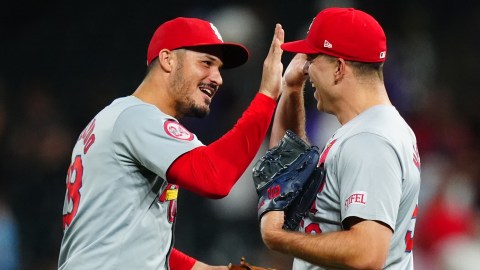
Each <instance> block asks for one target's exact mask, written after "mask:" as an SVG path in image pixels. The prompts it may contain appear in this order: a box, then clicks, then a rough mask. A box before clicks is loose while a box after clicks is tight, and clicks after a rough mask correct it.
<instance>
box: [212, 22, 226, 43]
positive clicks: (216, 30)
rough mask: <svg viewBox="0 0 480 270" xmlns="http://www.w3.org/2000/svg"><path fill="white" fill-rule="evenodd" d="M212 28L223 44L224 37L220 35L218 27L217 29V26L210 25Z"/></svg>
mask: <svg viewBox="0 0 480 270" xmlns="http://www.w3.org/2000/svg"><path fill="white" fill-rule="evenodd" d="M210 27H212V30H213V32H214V33H215V35H217V38H218V39H220V40H221V41H222V42H223V38H222V35H220V32H219V31H218V29H217V27H215V25H213V23H210Z"/></svg>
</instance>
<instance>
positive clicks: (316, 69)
mask: <svg viewBox="0 0 480 270" xmlns="http://www.w3.org/2000/svg"><path fill="white" fill-rule="evenodd" d="M335 67H336V65H335V60H334V58H332V57H329V56H326V55H322V54H320V55H318V54H316V55H308V56H307V64H306V67H305V69H306V70H308V75H309V78H310V79H309V80H310V83H311V84H312V87H313V88H314V89H315V93H314V95H313V96H314V97H315V99H316V100H317V110H319V111H321V112H326V113H333V105H334V103H335V100H336V95H335V91H334V89H333V86H334V85H335V78H334V73H335Z"/></svg>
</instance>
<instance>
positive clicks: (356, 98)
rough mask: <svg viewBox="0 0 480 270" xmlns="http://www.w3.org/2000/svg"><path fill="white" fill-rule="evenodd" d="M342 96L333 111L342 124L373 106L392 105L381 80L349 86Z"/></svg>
mask: <svg viewBox="0 0 480 270" xmlns="http://www.w3.org/2000/svg"><path fill="white" fill-rule="evenodd" d="M344 97H345V98H343V99H342V100H341V102H340V105H339V106H338V109H337V113H335V115H336V116H337V119H338V121H339V122H340V124H342V125H344V124H346V123H347V122H348V121H350V120H352V119H353V118H355V117H356V116H357V115H359V114H361V113H362V112H364V111H366V110H367V109H369V108H371V107H373V106H377V105H392V103H391V102H390V99H389V98H388V95H387V91H386V89H385V85H384V84H383V82H378V83H375V84H373V85H372V84H368V85H360V86H357V87H354V88H353V87H352V88H349V89H348V90H347V91H345V95H344Z"/></svg>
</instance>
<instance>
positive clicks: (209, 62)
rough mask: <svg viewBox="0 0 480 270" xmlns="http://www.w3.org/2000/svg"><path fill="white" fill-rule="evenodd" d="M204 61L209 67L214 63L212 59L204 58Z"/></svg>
mask: <svg viewBox="0 0 480 270" xmlns="http://www.w3.org/2000/svg"><path fill="white" fill-rule="evenodd" d="M202 63H203V64H204V65H205V66H207V67H210V66H211V65H212V61H210V60H204V61H202Z"/></svg>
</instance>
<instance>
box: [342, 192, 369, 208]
mask: <svg viewBox="0 0 480 270" xmlns="http://www.w3.org/2000/svg"><path fill="white" fill-rule="evenodd" d="M352 204H360V205H366V204H367V192H365V191H355V192H353V193H352V194H351V195H350V196H348V198H347V199H346V200H345V208H348V207H349V206H350V205H352Z"/></svg>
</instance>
